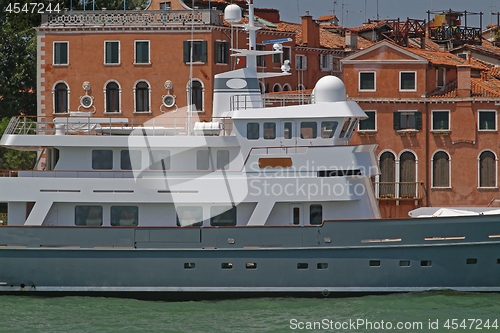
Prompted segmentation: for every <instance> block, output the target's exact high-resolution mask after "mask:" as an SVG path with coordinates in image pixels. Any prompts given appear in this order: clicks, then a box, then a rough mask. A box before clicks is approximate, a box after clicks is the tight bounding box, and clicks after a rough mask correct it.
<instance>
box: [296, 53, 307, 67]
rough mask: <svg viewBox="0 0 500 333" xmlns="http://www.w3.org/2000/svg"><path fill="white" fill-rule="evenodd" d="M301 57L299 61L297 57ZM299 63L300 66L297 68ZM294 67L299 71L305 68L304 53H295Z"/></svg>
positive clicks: (305, 59) (305, 57)
mask: <svg viewBox="0 0 500 333" xmlns="http://www.w3.org/2000/svg"><path fill="white" fill-rule="evenodd" d="M299 58H303V61H302V62H299V61H298V59H299ZM299 63H300V64H302V68H299ZM295 69H296V70H299V71H305V70H307V56H306V55H305V54H296V55H295Z"/></svg>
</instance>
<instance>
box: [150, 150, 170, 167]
mask: <svg viewBox="0 0 500 333" xmlns="http://www.w3.org/2000/svg"><path fill="white" fill-rule="evenodd" d="M150 159H151V161H150V163H151V165H150V166H149V168H150V169H151V170H170V150H152V151H151V153H150Z"/></svg>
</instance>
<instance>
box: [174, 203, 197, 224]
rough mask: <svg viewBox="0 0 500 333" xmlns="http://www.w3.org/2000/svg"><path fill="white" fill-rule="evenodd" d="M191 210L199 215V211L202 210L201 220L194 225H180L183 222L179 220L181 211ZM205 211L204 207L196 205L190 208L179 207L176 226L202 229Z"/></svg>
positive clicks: (187, 206) (176, 210)
mask: <svg viewBox="0 0 500 333" xmlns="http://www.w3.org/2000/svg"><path fill="white" fill-rule="evenodd" d="M189 209H192V211H193V212H195V213H198V211H199V210H201V220H200V221H198V222H195V223H193V224H189V225H182V224H181V223H180V221H181V220H180V219H179V210H189ZM203 211H204V209H203V206H195V205H193V206H190V205H186V206H177V207H176V209H175V219H176V225H177V226H179V227H201V226H203V221H204V216H203ZM195 217H196V216H195Z"/></svg>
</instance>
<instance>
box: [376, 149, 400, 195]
mask: <svg viewBox="0 0 500 333" xmlns="http://www.w3.org/2000/svg"><path fill="white" fill-rule="evenodd" d="M395 160H396V158H395V157H394V154H393V153H391V152H389V151H386V152H385V153H383V154H382V155H380V161H379V165H380V184H379V196H380V197H390V196H393V197H394V196H395V194H396V191H395V190H396V186H395V181H396V161H395Z"/></svg>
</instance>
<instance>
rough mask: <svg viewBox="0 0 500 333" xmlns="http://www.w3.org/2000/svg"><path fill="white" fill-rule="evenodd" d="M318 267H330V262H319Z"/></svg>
mask: <svg viewBox="0 0 500 333" xmlns="http://www.w3.org/2000/svg"><path fill="white" fill-rule="evenodd" d="M316 267H317V268H318V269H328V263H327V262H319V263H318V265H317V266H316Z"/></svg>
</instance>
